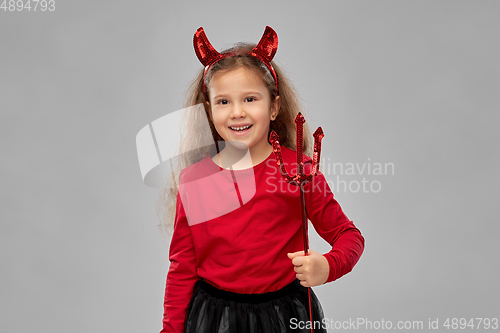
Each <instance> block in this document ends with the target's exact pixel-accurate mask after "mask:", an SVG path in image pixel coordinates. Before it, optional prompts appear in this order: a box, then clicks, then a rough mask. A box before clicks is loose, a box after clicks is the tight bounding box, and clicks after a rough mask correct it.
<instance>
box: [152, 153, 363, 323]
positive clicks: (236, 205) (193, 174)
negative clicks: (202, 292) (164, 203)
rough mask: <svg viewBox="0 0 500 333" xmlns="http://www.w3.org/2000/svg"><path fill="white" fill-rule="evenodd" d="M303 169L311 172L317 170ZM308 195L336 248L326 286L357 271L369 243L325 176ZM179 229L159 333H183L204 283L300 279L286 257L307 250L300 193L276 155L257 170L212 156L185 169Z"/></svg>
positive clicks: (243, 288)
mask: <svg viewBox="0 0 500 333" xmlns="http://www.w3.org/2000/svg"><path fill="white" fill-rule="evenodd" d="M281 150H282V156H283V162H284V164H285V165H286V166H287V171H288V172H289V174H292V175H293V174H295V173H296V152H295V151H294V150H291V149H289V148H286V147H282V148H281ZM307 160H310V158H309V157H307V156H305V155H304V161H307ZM304 170H305V172H306V173H309V171H310V164H307V165H305V168H304ZM234 183H236V184H237V185H236V186H235V185H234ZM304 191H305V201H306V210H307V217H308V219H309V220H310V221H311V222H312V224H313V226H314V228H315V229H316V231H317V233H318V234H319V235H320V236H321V237H322V238H323V239H325V240H326V241H327V242H328V243H330V244H331V245H332V250H331V251H330V252H328V253H326V254H324V256H325V258H326V259H327V260H328V263H329V266H330V273H329V276H328V280H327V281H326V282H330V281H334V280H336V279H338V278H339V277H341V276H343V275H344V274H347V273H348V272H350V271H351V270H352V268H353V266H354V265H355V264H356V262H357V261H358V259H359V257H360V256H361V253H362V252H363V249H364V238H363V236H361V233H360V232H359V230H358V229H357V228H356V227H355V226H354V224H353V223H352V221H350V220H349V219H348V218H347V217H346V215H345V214H344V213H343V211H342V209H341V208H340V205H339V204H338V203H337V201H336V200H335V199H334V198H333V194H332V192H331V191H330V188H329V186H328V184H327V182H326V179H325V177H324V175H323V174H322V173H320V172H318V175H317V176H316V177H315V178H313V182H311V183H309V184H307V185H305V187H304ZM174 223H175V224H174V233H173V235H172V241H171V244H170V256H169V259H170V262H171V263H170V269H169V271H168V274H167V284H166V288H165V302H164V317H163V329H162V331H161V332H160V333H166V332H169V333H173V332H175V333H180V332H183V331H184V319H185V315H186V309H187V306H188V303H189V300H190V298H191V296H192V293H193V287H194V284H195V283H196V281H197V280H198V279H199V278H203V279H205V280H206V281H207V282H209V283H210V284H212V285H214V286H216V287H218V288H220V289H224V290H228V291H232V292H237V293H265V292H270V291H276V290H278V289H280V288H283V287H284V286H286V285H287V284H289V283H291V282H292V281H293V280H294V279H295V274H296V273H295V271H294V269H293V265H292V262H291V260H290V259H289V258H288V257H287V253H289V252H296V251H301V250H303V248H304V246H303V236H302V213H301V206H300V192H299V188H298V187H297V186H293V185H290V184H288V183H287V182H286V181H285V180H284V179H283V178H282V176H281V175H280V173H279V171H278V168H277V165H276V160H275V157H274V153H271V154H270V155H269V157H268V158H267V159H266V160H264V161H263V162H261V163H259V164H258V165H256V166H254V167H253V168H250V169H244V170H234V171H232V172H231V171H230V170H226V169H224V170H222V171H221V170H220V168H219V166H218V165H216V164H215V163H214V162H213V161H212V159H211V158H210V157H209V156H208V155H207V156H206V157H205V158H204V159H202V160H201V161H200V162H198V163H195V164H193V165H191V166H189V167H188V168H186V169H184V170H183V171H182V172H181V175H180V177H179V192H178V194H177V203H176V217H175V222H174Z"/></svg>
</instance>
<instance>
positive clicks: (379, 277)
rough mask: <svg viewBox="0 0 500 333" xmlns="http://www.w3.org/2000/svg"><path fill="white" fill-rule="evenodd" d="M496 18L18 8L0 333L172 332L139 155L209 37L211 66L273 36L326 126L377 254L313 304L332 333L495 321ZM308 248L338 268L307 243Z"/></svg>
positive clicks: (369, 5) (4, 24)
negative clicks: (201, 41) (342, 326)
mask: <svg viewBox="0 0 500 333" xmlns="http://www.w3.org/2000/svg"><path fill="white" fill-rule="evenodd" d="M24 2H25V3H26V0H24ZM34 4H35V3H34V2H32V7H34ZM499 17H500V2H498V1H396V0H394V1H247V2H234V1H227V2H223V1H199V2H194V1H191V2H187V1H186V2H180V1H177V2H174V1H117V0H115V1H96V0H92V1H79V2H76V1H60V0H56V1H55V10H54V11H49V10H46V11H41V9H40V7H39V8H38V10H36V11H33V8H32V9H31V11H28V10H27V9H25V10H22V11H17V9H16V10H15V11H11V10H9V4H8V3H7V7H4V8H2V9H1V10H0V51H1V52H0V66H1V67H0V96H1V98H0V111H1V121H0V126H1V131H0V136H1V140H0V142H1V143H0V144H1V161H2V163H1V168H2V169H1V170H2V172H1V189H0V191H1V206H2V208H1V224H0V228H1V229H0V233H1V234H0V249H1V251H0V258H1V275H0V276H1V293H0V304H1V308H0V310H1V317H2V319H1V320H0V331H1V332H5V333H18V332H44V333H45V332H46V333H55V332H57V333H59V332H61V333H67V332H71V333H96V332H104V333H108V332H123V333H125V332H127V333H128V332H130V333H137V332H158V331H160V329H161V320H162V314H163V296H164V289H165V278H166V273H167V270H168V267H169V261H168V248H169V239H168V238H166V237H163V236H162V235H161V234H160V232H159V230H158V228H157V224H158V219H157V217H156V212H155V204H156V200H157V198H158V195H159V189H155V188H151V187H147V186H146V185H144V183H143V181H142V178H141V174H140V169H139V163H138V159H137V152H136V146H135V137H136V134H137V133H138V131H139V130H140V129H141V128H142V127H144V126H146V125H147V124H148V123H150V122H152V121H153V120H155V119H157V118H159V117H161V116H164V115H166V114H168V113H170V112H173V111H176V110H179V109H181V108H182V107H183V101H184V94H185V91H186V89H187V86H188V84H189V82H190V81H191V80H192V79H193V78H194V77H195V75H196V74H197V73H198V71H199V70H200V69H201V67H202V65H201V64H200V63H199V62H198V59H197V58H196V56H195V53H194V51H193V45H192V37H193V34H194V32H195V31H196V29H197V28H198V27H200V26H203V27H204V28H205V31H206V32H207V35H208V37H209V39H210V41H211V42H212V43H213V45H214V46H215V48H216V49H218V50H221V49H223V48H226V47H229V46H231V45H232V44H234V43H236V42H238V41H246V42H254V43H256V42H257V41H258V40H259V39H260V37H261V35H262V33H263V31H264V28H265V26H266V25H269V26H271V27H272V28H274V29H275V30H276V32H277V33H278V36H279V47H278V52H277V54H276V57H275V61H276V62H277V63H278V64H279V65H280V66H282V68H283V69H284V70H285V71H286V73H287V74H288V75H289V77H290V78H291V80H292V81H293V83H294V85H295V86H296V88H297V90H298V91H299V93H300V98H301V101H302V104H303V107H304V113H305V116H306V120H307V122H308V123H309V125H310V126H311V128H312V129H313V130H314V129H316V127H318V126H322V127H323V130H324V132H325V138H324V139H323V154H322V163H323V165H322V170H323V172H324V174H325V176H326V177H327V179H328V180H329V182H330V183H331V185H333V187H334V188H333V190H334V192H335V198H336V199H337V200H338V201H339V203H340V204H341V206H342V208H343V209H344V211H345V213H346V214H347V216H348V217H349V218H350V219H351V220H353V221H354V223H355V224H356V226H357V227H358V228H359V229H360V230H361V232H362V234H363V236H364V237H365V239H366V248H365V252H364V254H363V256H362V257H361V259H360V261H359V262H358V264H357V266H356V267H355V268H354V270H353V271H352V272H351V273H349V274H347V275H346V276H344V277H342V278H341V279H339V280H337V281H335V282H332V283H329V284H327V285H323V286H320V287H315V288H314V290H315V291H316V293H317V294H318V296H319V298H320V300H321V301H322V304H323V308H324V311H325V317H326V318H328V319H329V320H331V321H338V322H343V321H349V320H351V321H358V320H360V319H364V320H366V321H371V322H372V325H374V326H375V325H380V323H381V322H382V320H384V321H392V323H393V325H396V323H397V322H398V321H411V322H413V321H422V323H423V325H424V327H423V328H422V329H418V331H421V332H426V331H430V329H429V328H428V322H429V320H431V321H435V320H436V319H438V320H439V325H440V326H441V325H442V324H444V322H445V320H446V319H447V318H457V319H459V318H466V319H467V320H469V319H471V318H495V317H496V318H498V317H500V315H499V310H500V304H499V290H500V289H499V283H498V281H499V280H500V269H499V264H498V257H497V256H496V255H497V254H498V237H499V230H500V227H499V223H498V222H499V221H498V215H497V214H498V198H499V191H498V188H499V186H500V182H499V179H500V178H499V172H498V170H499V169H500V168H499V167H500V165H499V152H498V142H499V138H500V135H499V131H498V126H499V120H500V117H499V112H498V111H499V101H500V100H499V97H500V90H499V88H500V62H499V61H498V59H500V44H499V43H498V39H499V31H500V20H498V18H499ZM350 163H352V165H351V164H350ZM377 163H381V165H382V166H385V165H387V166H388V169H387V170H385V168H383V169H382V174H380V173H381V172H380V170H379V171H378V172H374V170H376V169H377V168H378V164H377ZM328 166H330V168H333V167H334V166H335V167H336V169H334V168H333V169H330V171H329V170H328V169H327V167H328ZM340 167H344V170H343V172H341V170H340ZM369 167H371V172H370V173H369V172H368V168H369ZM348 168H350V171H346V170H347V169H348ZM343 182H345V183H343ZM363 185H364V186H365V188H363ZM311 248H312V249H314V250H316V251H320V252H322V253H324V252H326V251H329V246H328V244H327V243H326V242H324V241H323V240H321V239H319V238H318V237H317V236H316V235H314V231H313V230H311ZM377 322H378V323H379V324H377ZM450 324H451V322H450ZM476 324H478V322H477V321H476ZM481 327H482V326H481ZM481 327H480V328H481ZM374 329H375V328H372V330H374ZM351 330H354V329H353V328H351ZM356 330H357V331H370V329H369V327H365V326H360V327H357V328H356ZM392 330H394V327H393V328H392ZM440 330H444V328H443V327H442V326H441V327H440ZM330 331H331V332H333V331H338V330H335V329H330ZM378 331H384V329H382V328H379V329H378ZM408 331H412V330H408ZM415 331H417V330H416V329H415ZM461 331H463V332H465V331H474V332H477V331H492V330H491V329H489V330H485V329H484V327H483V329H476V328H475V329H472V328H471V327H467V328H466V329H463V330H461Z"/></svg>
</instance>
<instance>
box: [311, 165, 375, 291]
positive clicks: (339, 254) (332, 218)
mask: <svg viewBox="0 0 500 333" xmlns="http://www.w3.org/2000/svg"><path fill="white" fill-rule="evenodd" d="M304 191H305V193H304V195H305V200H306V210H307V217H308V218H309V219H310V220H311V222H312V224H313V226H314V229H315V230H316V232H317V233H318V234H319V235H320V236H321V237H322V238H323V239H324V240H325V241H327V242H328V243H330V245H331V246H332V250H331V251H330V252H328V253H325V254H324V255H323V256H324V257H325V258H326V259H327V260H328V263H329V265H330V274H329V276H328V279H327V280H326V282H331V281H334V280H336V279H338V278H340V277H341V276H343V275H345V274H347V273H349V272H350V271H351V270H352V269H353V267H354V265H355V264H356V263H357V262H358V260H359V257H361V254H362V253H363V249H364V244H365V240H364V238H363V236H362V235H361V233H360V231H359V230H358V229H357V228H356V227H355V226H354V223H353V222H352V221H351V220H349V219H348V218H347V216H346V215H345V214H344V212H343V211H342V209H341V208H340V205H339V204H338V202H337V200H335V199H334V197H333V193H332V191H331V190H330V187H329V186H328V183H327V182H326V179H325V176H324V175H323V174H322V173H321V172H319V171H318V174H317V176H316V177H314V178H313V181H312V182H311V183H309V184H306V185H305V186H304ZM326 282H325V283H326Z"/></svg>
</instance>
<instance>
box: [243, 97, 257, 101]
mask: <svg viewBox="0 0 500 333" xmlns="http://www.w3.org/2000/svg"><path fill="white" fill-rule="evenodd" d="M253 101H255V97H247V98H245V102H253Z"/></svg>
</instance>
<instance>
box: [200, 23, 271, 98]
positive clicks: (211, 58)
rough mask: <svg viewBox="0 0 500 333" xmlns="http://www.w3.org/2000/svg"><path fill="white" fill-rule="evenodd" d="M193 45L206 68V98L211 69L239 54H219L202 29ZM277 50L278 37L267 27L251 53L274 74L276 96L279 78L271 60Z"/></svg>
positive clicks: (204, 89)
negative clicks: (208, 73)
mask: <svg viewBox="0 0 500 333" xmlns="http://www.w3.org/2000/svg"><path fill="white" fill-rule="evenodd" d="M193 45H194V50H195V52H196V56H197V57H198V59H199V60H200V62H201V63H202V64H203V66H205V73H204V74H203V92H204V93H205V96H206V94H207V92H206V87H205V77H206V75H207V72H208V70H209V69H210V67H212V65H213V64H215V63H216V62H217V61H219V60H222V59H224V58H227V57H232V56H236V55H238V54H239V52H226V53H222V54H220V53H219V52H217V51H216V50H215V49H214V47H213V46H212V44H210V42H209V41H208V38H207V35H205V31H204V30H203V28H202V27H200V28H198V30H196V32H195V34H194V37H193ZM277 49H278V35H277V34H276V31H274V30H273V29H272V28H271V27H269V26H266V30H264V34H263V35H262V38H261V39H260V41H259V43H258V44H257V46H255V47H254V48H253V49H252V51H251V52H249V54H250V55H251V56H253V57H255V58H257V59H259V60H260V61H261V62H262V63H263V64H264V65H266V67H267V68H268V69H269V70H270V71H271V74H273V77H274V83H275V84H276V95H278V78H277V77H276V72H275V71H274V68H273V66H272V65H271V60H273V58H274V55H275V54H276V50H277Z"/></svg>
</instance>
